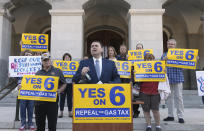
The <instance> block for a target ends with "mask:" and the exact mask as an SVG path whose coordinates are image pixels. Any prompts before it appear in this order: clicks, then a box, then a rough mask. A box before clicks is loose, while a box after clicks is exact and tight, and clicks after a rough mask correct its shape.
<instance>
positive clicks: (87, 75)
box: [85, 73, 91, 81]
mask: <svg viewBox="0 0 204 131" xmlns="http://www.w3.org/2000/svg"><path fill="white" fill-rule="evenodd" d="M85 76H86V78H87V79H88V80H89V81H90V80H91V77H90V76H89V74H88V73H86V74H85Z"/></svg>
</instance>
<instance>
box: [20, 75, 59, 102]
mask: <svg viewBox="0 0 204 131" xmlns="http://www.w3.org/2000/svg"><path fill="white" fill-rule="evenodd" d="M58 80H59V77H54V76H33V75H24V76H23V79H22V82H21V85H22V88H21V89H20V90H19V93H18V99H24V100H38V101H50V102H56V97H57V89H58Z"/></svg>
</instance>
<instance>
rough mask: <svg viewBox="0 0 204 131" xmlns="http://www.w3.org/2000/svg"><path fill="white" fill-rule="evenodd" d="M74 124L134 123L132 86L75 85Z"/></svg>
mask: <svg viewBox="0 0 204 131" xmlns="http://www.w3.org/2000/svg"><path fill="white" fill-rule="evenodd" d="M73 93H74V96H73V98H74V102H73V123H132V109H131V96H132V94H131V87H130V84H74V87H73Z"/></svg>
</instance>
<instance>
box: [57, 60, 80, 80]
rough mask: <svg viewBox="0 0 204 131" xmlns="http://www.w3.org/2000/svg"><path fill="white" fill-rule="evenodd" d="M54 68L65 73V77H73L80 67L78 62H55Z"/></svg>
mask: <svg viewBox="0 0 204 131" xmlns="http://www.w3.org/2000/svg"><path fill="white" fill-rule="evenodd" d="M53 66H54V67H56V68H59V69H61V70H62V71H63V74H64V77H73V76H74V75H75V74H76V71H77V69H78V67H79V62H78V61H62V60H54V61H53Z"/></svg>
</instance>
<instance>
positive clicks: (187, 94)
mask: <svg viewBox="0 0 204 131" xmlns="http://www.w3.org/2000/svg"><path fill="white" fill-rule="evenodd" d="M16 97H17V95H16V94H13V93H10V94H9V95H8V96H6V97H5V98H4V99H2V100H1V101H0V107H7V106H8V107H10V106H15V105H16ZM183 100H184V107H185V108H200V105H202V99H201V97H200V96H198V93H197V90H183ZM65 105H66V104H65Z"/></svg>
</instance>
